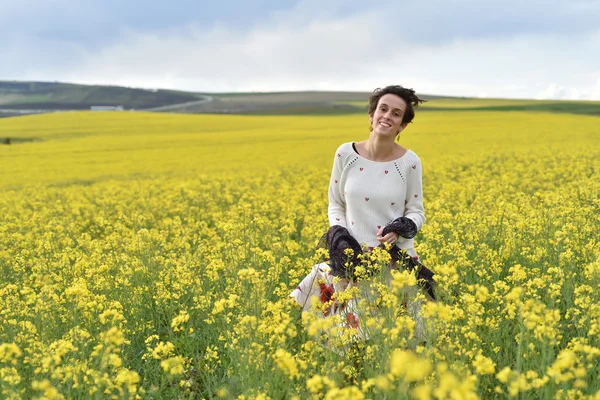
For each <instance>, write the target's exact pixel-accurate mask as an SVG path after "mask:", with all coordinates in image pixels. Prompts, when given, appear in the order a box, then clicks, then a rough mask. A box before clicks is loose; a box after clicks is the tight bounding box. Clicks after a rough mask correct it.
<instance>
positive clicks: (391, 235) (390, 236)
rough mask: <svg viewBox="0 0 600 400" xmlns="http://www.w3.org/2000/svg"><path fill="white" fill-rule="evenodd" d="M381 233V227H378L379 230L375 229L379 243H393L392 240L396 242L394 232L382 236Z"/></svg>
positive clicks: (396, 237) (396, 238) (396, 236)
mask: <svg viewBox="0 0 600 400" xmlns="http://www.w3.org/2000/svg"><path fill="white" fill-rule="evenodd" d="M382 233H383V227H381V228H379V230H378V231H377V240H379V243H381V244H385V243H389V244H394V242H396V240H398V234H396V233H394V232H390V233H388V234H387V235H385V236H383V237H382V236H381V234H382Z"/></svg>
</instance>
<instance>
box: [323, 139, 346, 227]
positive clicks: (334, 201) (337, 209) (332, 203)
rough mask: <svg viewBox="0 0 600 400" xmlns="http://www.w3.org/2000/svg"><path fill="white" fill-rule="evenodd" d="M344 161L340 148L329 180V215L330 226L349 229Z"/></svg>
mask: <svg viewBox="0 0 600 400" xmlns="http://www.w3.org/2000/svg"><path fill="white" fill-rule="evenodd" d="M343 159H344V157H343V154H342V151H341V146H340V148H338V150H337V151H336V152H335V156H334V157H333V169H332V171H331V179H330V180H329V207H328V208H327V215H328V216H329V226H334V225H340V226H343V227H344V228H347V225H346V202H345V200H344V196H343V194H344V187H343V183H342V182H341V180H342V179H341V178H342V171H343V169H344V167H343V163H342V160H343Z"/></svg>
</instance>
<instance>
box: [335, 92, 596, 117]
mask: <svg viewBox="0 0 600 400" xmlns="http://www.w3.org/2000/svg"><path fill="white" fill-rule="evenodd" d="M367 103H368V102H367V101H351V102H342V103H340V104H347V105H351V106H354V107H362V108H363V109H365V110H366V107H367ZM420 109H421V110H427V111H457V110H461V111H534V112H558V113H570V114H587V115H598V116H600V101H583V100H582V101H568V100H518V99H480V98H458V97H455V98H452V97H448V98H437V99H431V98H430V99H428V101H427V102H426V103H423V104H422V105H421V106H420Z"/></svg>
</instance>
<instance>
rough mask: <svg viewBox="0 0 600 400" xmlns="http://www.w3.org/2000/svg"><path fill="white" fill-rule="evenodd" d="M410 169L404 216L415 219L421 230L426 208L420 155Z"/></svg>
mask: <svg viewBox="0 0 600 400" xmlns="http://www.w3.org/2000/svg"><path fill="white" fill-rule="evenodd" d="M409 170H410V171H409V175H408V179H407V184H406V205H405V207H404V208H405V209H404V216H405V217H407V218H410V219H411V220H413V221H414V223H415V224H416V225H417V229H419V230H420V229H421V227H422V226H423V224H425V209H424V207H423V182H422V167H421V160H420V159H419V158H418V157H417V158H416V160H415V161H414V162H413V163H412V164H411V166H410V168H409Z"/></svg>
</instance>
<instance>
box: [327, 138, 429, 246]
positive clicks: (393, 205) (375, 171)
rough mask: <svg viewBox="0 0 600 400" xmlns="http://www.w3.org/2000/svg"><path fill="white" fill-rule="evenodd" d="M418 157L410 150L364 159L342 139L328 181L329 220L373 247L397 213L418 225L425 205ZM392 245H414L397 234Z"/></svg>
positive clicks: (412, 241)
mask: <svg viewBox="0 0 600 400" xmlns="http://www.w3.org/2000/svg"><path fill="white" fill-rule="evenodd" d="M421 176H422V169H421V160H420V159H419V157H418V156H417V155H416V154H415V153H414V152H413V151H411V150H408V151H407V152H406V153H405V154H404V155H403V156H402V157H400V158H398V159H396V160H394V161H384V162H377V161H371V160H367V159H366V158H364V157H362V156H360V155H359V154H358V153H356V152H355V151H354V149H353V148H352V143H351V142H349V143H344V144H342V145H341V146H340V147H339V148H338V149H337V151H336V152H335V156H334V160H333V170H332V172H331V181H330V183H329V208H328V215H329V224H330V225H331V226H333V225H341V226H343V227H345V228H347V229H348V232H350V234H351V235H352V236H353V237H354V238H355V239H356V240H357V241H358V243H360V244H361V245H366V246H368V247H376V246H378V245H379V244H380V243H379V241H377V231H378V230H379V228H380V227H382V226H386V225H387V224H389V223H390V222H392V221H393V220H395V219H396V218H399V217H402V216H405V217H408V218H410V219H412V220H413V221H414V222H415V224H416V225H417V228H418V229H421V227H422V226H423V224H424V223H425V214H424V209H423V188H422V181H421ZM396 245H397V246H398V247H400V248H402V249H410V248H413V247H414V239H404V238H402V237H400V238H399V239H398V241H397V242H396Z"/></svg>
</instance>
